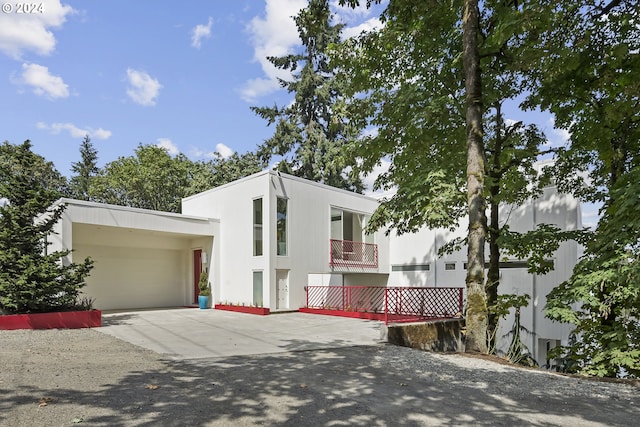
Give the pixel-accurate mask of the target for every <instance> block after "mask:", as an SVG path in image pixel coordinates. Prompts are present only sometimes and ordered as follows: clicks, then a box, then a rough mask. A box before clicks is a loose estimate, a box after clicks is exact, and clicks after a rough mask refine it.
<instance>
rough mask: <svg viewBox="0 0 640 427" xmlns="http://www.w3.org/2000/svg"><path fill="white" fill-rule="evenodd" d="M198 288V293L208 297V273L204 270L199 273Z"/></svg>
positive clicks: (209, 291) (209, 290)
mask: <svg viewBox="0 0 640 427" xmlns="http://www.w3.org/2000/svg"><path fill="white" fill-rule="evenodd" d="M198 288H200V292H199V295H202V296H203V297H208V296H210V295H211V288H210V287H209V273H207V272H206V271H203V272H202V273H200V281H199V282H198Z"/></svg>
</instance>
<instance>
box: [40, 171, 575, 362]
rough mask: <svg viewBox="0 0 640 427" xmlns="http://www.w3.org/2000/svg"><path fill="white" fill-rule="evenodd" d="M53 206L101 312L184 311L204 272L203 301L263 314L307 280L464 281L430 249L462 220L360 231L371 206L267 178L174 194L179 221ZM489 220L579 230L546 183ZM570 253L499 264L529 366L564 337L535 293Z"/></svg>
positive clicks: (564, 199) (282, 304) (294, 304)
mask: <svg viewBox="0 0 640 427" xmlns="http://www.w3.org/2000/svg"><path fill="white" fill-rule="evenodd" d="M59 203H64V204H66V206H67V208H66V210H65V213H64V215H63V217H62V220H61V221H60V223H59V224H58V226H57V229H56V232H57V234H56V235H55V236H52V238H51V243H52V246H51V247H52V249H60V248H68V249H73V250H74V252H73V253H72V254H71V255H70V256H71V257H74V258H75V257H79V258H80V259H83V258H84V257H85V256H91V257H92V258H93V259H94V260H95V267H94V270H93V271H92V274H91V276H90V277H89V278H88V280H87V287H86V288H85V293H86V294H87V296H89V297H91V298H94V299H95V306H96V307H97V308H101V309H105V310H113V309H128V308H145V307H163V306H185V305H192V304H194V303H195V301H196V298H197V292H198V291H197V289H198V288H197V282H198V280H199V276H200V273H201V272H202V271H204V270H207V271H208V273H209V280H210V283H211V287H212V295H213V301H214V302H215V303H229V304H246V305H257V306H263V307H268V308H270V309H271V310H272V311H279V310H282V311H286V310H297V309H298V308H300V307H304V306H305V303H306V294H305V287H306V286H309V285H314V286H321V285H322V286H328V285H335V286H352V285H362V286H378V287H385V286H404V287H420V286H424V287H464V283H465V263H466V250H461V251H458V252H455V253H453V254H451V255H446V256H444V257H441V258H439V257H438V255H437V253H438V249H439V248H440V247H441V246H442V245H444V244H445V243H446V242H447V241H449V240H450V239H451V238H453V237H456V236H458V235H463V234H464V233H465V232H466V224H464V223H461V224H460V226H459V227H458V229H457V230H456V231H454V232H450V231H448V230H433V229H426V228H425V229H423V230H420V231H419V232H417V233H414V234H408V235H402V236H397V235H395V234H394V233H393V232H392V233H390V234H389V235H388V236H387V235H386V234H385V232H384V230H381V231H378V232H375V233H373V234H367V233H366V232H365V227H366V224H367V221H368V220H369V218H370V217H371V214H372V213H373V212H374V211H375V209H376V208H377V207H378V205H379V202H378V201H377V200H376V199H374V198H372V197H367V196H363V195H359V194H355V193H352V192H348V191H344V190H340V189H336V188H332V187H328V186H326V185H322V184H318V183H315V182H311V181H308V180H304V179H301V178H297V177H293V176H290V175H286V174H281V173H278V172H274V171H263V172H260V173H257V174H254V175H251V176H249V177H246V178H243V179H240V180H238V181H234V182H231V183H229V184H226V185H223V186H220V187H217V188H214V189H211V190H208V191H205V192H203V193H199V194H196V195H193V196H191V197H188V198H185V199H183V201H182V214H172V213H165V212H156V211H149V210H143V209H133V208H126V207H121V206H113V205H105V204H99V203H92V202H84V201H76V200H69V199H63V200H61V201H60V202H59ZM501 218H502V220H503V221H506V222H508V224H509V225H510V227H511V229H512V230H516V231H526V230H530V229H532V228H534V227H535V226H536V225H537V224H542V223H547V224H556V225H558V226H559V227H560V228H562V229H575V228H579V227H580V226H581V224H580V206H579V204H578V203H577V201H576V200H575V199H573V198H572V197H571V196H567V195H562V194H559V193H558V192H557V191H556V189H555V188H554V187H549V188H546V189H545V190H544V194H543V195H542V196H541V197H540V198H539V199H536V200H534V201H530V202H529V203H527V204H525V205H524V206H520V207H509V206H504V207H502V210H501ZM577 258H578V247H577V245H576V244H575V243H570V242H568V243H564V244H563V245H562V246H561V247H560V249H559V250H558V251H557V252H556V254H555V255H554V257H553V260H552V261H553V262H554V266H555V269H554V271H553V272H551V273H549V274H548V275H545V276H536V275H530V274H528V273H527V269H526V266H525V265H524V263H523V262H521V261H519V260H508V259H505V260H503V263H502V269H501V286H500V292H501V293H517V294H525V293H526V294H529V295H530V296H531V303H530V305H529V307H528V308H526V309H523V311H522V313H521V317H522V323H523V325H524V326H525V327H527V328H528V329H529V330H530V331H532V335H531V336H530V337H529V340H528V342H527V344H528V346H529V349H531V350H532V351H533V352H534V357H536V356H537V357H538V358H539V359H540V360H546V357H544V358H542V357H541V356H542V355H543V353H544V355H546V349H547V347H549V346H555V345H557V344H558V343H559V342H560V341H566V340H567V338H568V333H569V329H568V327H565V326H563V325H558V324H551V322H550V321H549V320H547V319H545V318H544V315H543V313H542V309H543V307H544V305H545V296H546V294H547V293H548V292H549V291H550V290H551V289H552V288H553V287H554V286H556V285H557V284H558V283H561V282H562V281H563V280H566V279H567V278H568V277H569V276H570V274H571V271H572V269H573V266H574V265H575V263H576V261H577ZM504 323H505V325H510V324H511V322H510V320H509V319H507V321H506V322H504ZM504 332H505V331H502V332H501V333H504Z"/></svg>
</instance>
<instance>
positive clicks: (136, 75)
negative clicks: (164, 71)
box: [127, 68, 162, 106]
mask: <svg viewBox="0 0 640 427" xmlns="http://www.w3.org/2000/svg"><path fill="white" fill-rule="evenodd" d="M127 79H128V81H129V85H130V86H129V87H128V88H127V95H129V98H131V100H132V101H133V102H135V103H136V104H140V105H144V106H152V105H156V98H157V97H158V95H160V89H161V88H162V85H161V84H160V82H159V81H158V80H157V79H154V78H153V77H151V76H150V75H149V74H148V73H146V72H144V71H140V70H133V69H131V68H128V69H127Z"/></svg>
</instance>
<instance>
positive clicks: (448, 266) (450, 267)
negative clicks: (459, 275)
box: [444, 262, 456, 270]
mask: <svg viewBox="0 0 640 427" xmlns="http://www.w3.org/2000/svg"><path fill="white" fill-rule="evenodd" d="M444 269H445V270H455V269H456V263H455V262H447V263H445V264H444Z"/></svg>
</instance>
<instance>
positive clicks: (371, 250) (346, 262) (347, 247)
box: [329, 239, 378, 268]
mask: <svg viewBox="0 0 640 427" xmlns="http://www.w3.org/2000/svg"><path fill="white" fill-rule="evenodd" d="M330 247H331V254H330V258H329V265H331V267H364V268H378V245H376V244H373V243H363V242H352V241H351V240H335V239H331V240H330Z"/></svg>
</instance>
